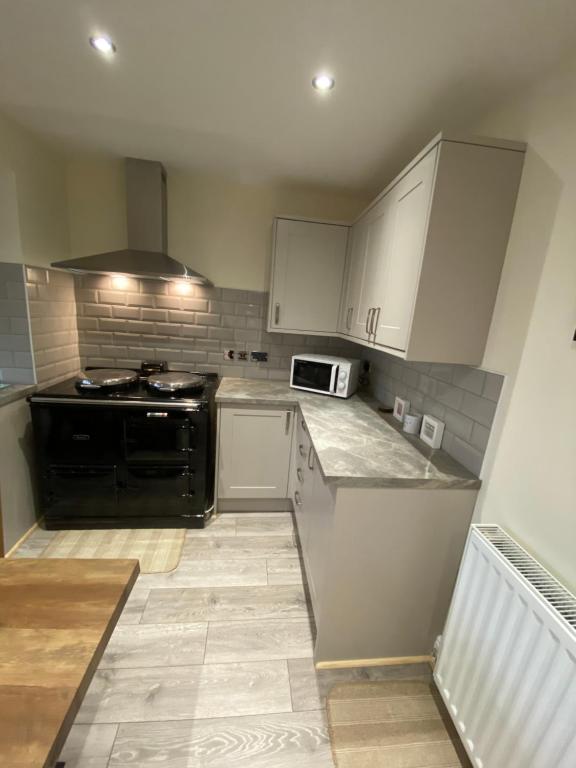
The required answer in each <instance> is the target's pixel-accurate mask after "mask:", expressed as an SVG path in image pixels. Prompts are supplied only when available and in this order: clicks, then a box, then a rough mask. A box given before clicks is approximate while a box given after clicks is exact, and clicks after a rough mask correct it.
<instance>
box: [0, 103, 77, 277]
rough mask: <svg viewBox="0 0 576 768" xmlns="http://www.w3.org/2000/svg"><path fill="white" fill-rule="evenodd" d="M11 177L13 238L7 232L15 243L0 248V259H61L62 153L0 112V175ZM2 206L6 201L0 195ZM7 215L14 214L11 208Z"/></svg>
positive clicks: (44, 262) (64, 251) (64, 220)
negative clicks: (12, 183) (16, 243)
mask: <svg viewBox="0 0 576 768" xmlns="http://www.w3.org/2000/svg"><path fill="white" fill-rule="evenodd" d="M7 174H8V175H10V176H12V177H13V179H14V182H15V197H16V201H15V202H16V205H15V211H14V214H16V215H17V223H16V227H17V228H18V229H19V238H18V237H15V235H14V233H13V232H11V235H10V239H11V241H12V242H15V241H17V240H18V239H19V241H20V242H19V243H18V245H17V246H12V245H11V246H10V247H8V248H4V247H2V238H3V237H4V235H3V233H0V261H11V262H23V263H26V264H33V265H36V266H48V265H49V264H50V262H52V261H56V260H57V259H62V258H66V256H67V255H68V252H69V238H68V211H67V204H66V164H65V161H64V158H63V156H62V155H61V154H60V153H59V152H57V151H56V150H55V149H53V148H52V147H51V146H49V145H48V144H47V143H46V142H44V141H43V140H42V139H40V138H39V137H38V136H36V135H35V134H33V133H30V132H29V131H27V130H25V129H24V128H22V127H21V126H19V125H17V124H16V123H14V122H12V121H11V120H9V119H7V118H5V117H3V116H2V115H0V177H2V176H4V177H6V175H7ZM0 201H1V204H2V206H3V211H2V212H0V221H2V222H3V221H4V219H3V216H4V214H5V211H6V201H4V200H3V196H2V195H1V194H0ZM10 217H11V218H14V216H13V213H12V211H11V212H10Z"/></svg>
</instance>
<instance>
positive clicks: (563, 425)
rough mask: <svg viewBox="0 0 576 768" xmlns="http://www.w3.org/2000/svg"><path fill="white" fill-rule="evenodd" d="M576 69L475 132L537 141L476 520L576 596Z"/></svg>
mask: <svg viewBox="0 0 576 768" xmlns="http://www.w3.org/2000/svg"><path fill="white" fill-rule="evenodd" d="M575 93H576V61H575V62H572V63H570V64H569V65H568V66H566V65H565V66H564V68H563V71H561V72H557V73H556V74H554V75H552V76H549V78H548V79H547V80H546V81H544V82H542V83H540V84H539V85H536V86H534V87H532V88H531V89H530V90H527V91H526V92H525V93H522V94H520V95H519V96H518V98H517V99H516V100H515V101H514V102H513V103H509V104H507V105H505V106H504V107H503V108H502V109H501V110H500V111H498V112H495V113H494V114H491V115H488V116H487V117H486V118H485V119H484V120H483V122H482V124H481V125H476V126H475V127H474V129H475V132H476V133H480V134H484V135H494V136H499V137H502V138H511V139H524V140H525V141H527V142H528V143H529V151H528V154H527V157H526V164H525V170H524V174H523V178H522V184H521V189H520V195H519V200H518V204H517V210H516V215H515V218H514V224H513V229H512V233H511V239H510V244H509V248H508V253H507V257H506V263H505V267H504V272H503V276H502V282H501V286H500V291H499V296H498V301H497V305H496V310H495V314H494V318H493V323H492V328H491V331H490V337H489V341H488V346H487V350H486V355H485V359H484V364H483V367H485V368H488V369H490V370H494V371H498V372H502V373H506V374H507V375H508V380H507V382H506V385H505V389H504V393H503V397H502V401H501V404H500V407H499V412H498V415H497V420H496V423H495V427H494V430H493V433H492V437H491V441H490V445H489V450H488V454H487V460H486V463H485V466H484V487H483V489H482V492H481V495H480V500H479V504H478V507H477V513H476V517H477V518H478V519H480V520H482V521H484V522H497V523H500V524H501V525H503V526H504V527H505V528H507V529H508V530H509V531H510V532H511V533H512V534H513V535H515V536H516V537H517V538H518V539H519V540H520V541H521V542H522V543H524V545H525V546H526V547H527V548H528V549H529V550H531V551H532V552H533V553H535V554H536V555H537V556H538V557H539V558H540V559H541V560H542V561H543V562H544V563H545V564H546V565H547V566H548V567H549V568H550V570H551V571H552V572H554V573H555V574H556V575H557V576H559V577H560V578H561V579H562V580H564V581H565V582H566V583H567V584H568V585H569V586H571V588H572V589H576V342H574V341H572V336H573V334H574V331H575V329H576V150H575V137H576V99H575V98H574V94H575Z"/></svg>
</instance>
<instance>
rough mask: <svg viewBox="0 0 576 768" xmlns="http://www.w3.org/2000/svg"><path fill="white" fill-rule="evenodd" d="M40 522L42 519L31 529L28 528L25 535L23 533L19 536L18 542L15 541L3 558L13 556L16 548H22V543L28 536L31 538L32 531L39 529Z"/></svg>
mask: <svg viewBox="0 0 576 768" xmlns="http://www.w3.org/2000/svg"><path fill="white" fill-rule="evenodd" d="M42 520H43V518H40V520H37V521H36V522H35V523H34V525H33V526H32V527H31V528H28V530H27V531H26V533H25V534H24V535H23V536H20V538H19V539H18V541H17V542H16V543H15V544H13V545H12V546H11V547H10V549H9V550H8V552H6V554H5V555H4V557H10V556H11V555H13V554H14V552H16V550H17V549H18V547H20V546H22V544H24V542H25V541H26V539H27V538H28V537H29V536H32V534H33V533H34V531H35V530H36V529H37V528H39V527H40V523H41V522H42Z"/></svg>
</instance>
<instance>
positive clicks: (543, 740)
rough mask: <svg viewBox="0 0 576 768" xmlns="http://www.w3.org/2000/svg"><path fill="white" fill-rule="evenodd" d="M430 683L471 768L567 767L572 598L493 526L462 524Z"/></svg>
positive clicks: (573, 669) (574, 747)
mask: <svg viewBox="0 0 576 768" xmlns="http://www.w3.org/2000/svg"><path fill="white" fill-rule="evenodd" d="M575 556H576V552H575ZM434 679H435V680H436V684H437V686H438V689H439V690H440V693H441V694H442V697H443V699H444V702H445V703H446V706H447V707H448V710H449V712H450V714H451V715H452V718H453V720H454V723H455V724H456V727H457V729H458V732H459V733H460V736H461V738H462V742H463V743H464V746H465V747H466V750H467V752H468V754H469V756H470V759H471V760H472V764H473V765H474V766H476V767H477V768H576V598H575V597H574V595H573V594H571V593H570V592H569V591H568V590H567V589H565V588H564V587H563V586H562V585H561V584H560V583H559V582H558V581H557V580H556V579H555V578H554V577H553V576H552V575H551V574H550V573H549V572H548V571H547V570H546V569H545V568H543V567H542V566H541V565H540V564H539V563H538V562H537V561H536V560H535V559H534V558H533V557H531V556H530V555H529V554H528V553H527V552H526V551H525V550H524V549H522V547H521V546H519V545H518V544H517V543H516V542H515V541H514V539H512V538H511V537H510V536H508V534H506V533H505V532H504V531H503V530H502V529H501V528H500V527H498V526H496V525H473V526H472V528H471V531H470V534H469V536H468V541H467V543H466V549H465V550H464V556H463V559H462V565H461V567H460V573H459V575H458V581H457V583H456V589H455V592H454V596H453V598H452V605H451V607H450V612H449V614H448V620H447V622H446V627H445V631H444V635H443V638H442V643H441V646H440V653H439V657H438V662H437V664H436V669H435V672H434Z"/></svg>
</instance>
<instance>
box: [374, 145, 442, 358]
mask: <svg viewBox="0 0 576 768" xmlns="http://www.w3.org/2000/svg"><path fill="white" fill-rule="evenodd" d="M436 153H437V150H436V149H433V150H432V151H431V152H429V153H428V154H427V155H426V156H425V157H424V158H423V159H422V160H421V161H420V162H419V163H418V165H417V166H415V167H414V168H413V169H412V170H411V171H410V172H409V173H408V174H407V175H406V176H405V177H404V178H403V179H402V180H401V181H400V182H399V183H398V184H397V185H396V186H395V187H394V188H393V189H392V190H390V192H389V193H388V195H386V198H388V199H389V205H388V210H389V215H388V217H387V220H386V227H387V232H386V237H385V239H384V241H383V242H382V243H381V248H380V251H379V253H380V268H379V271H378V274H377V276H376V277H375V279H374V283H373V286H374V291H375V293H374V298H373V299H372V302H373V306H374V307H377V309H376V320H375V339H374V340H375V342H376V343H377V344H382V345H384V346H387V347H394V348H395V349H399V350H406V349H407V345H408V337H409V333H410V324H411V321H412V314H413V311H414V303H415V301H416V292H417V290H418V281H419V276H420V267H421V264H422V256H423V253H424V243H425V239H426V231H427V226H428V211H429V208H430V199H431V195H432V188H433V183H434V171H435V165H436Z"/></svg>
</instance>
